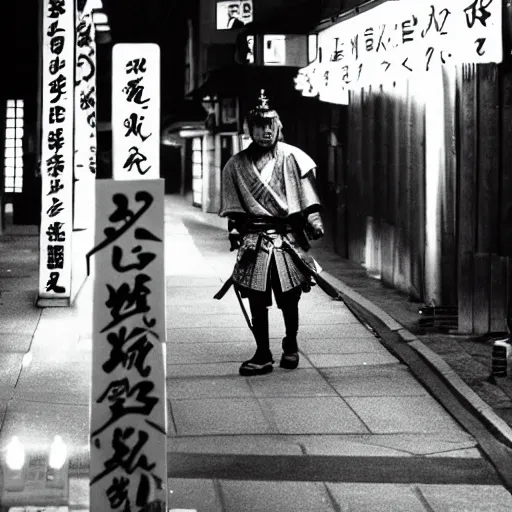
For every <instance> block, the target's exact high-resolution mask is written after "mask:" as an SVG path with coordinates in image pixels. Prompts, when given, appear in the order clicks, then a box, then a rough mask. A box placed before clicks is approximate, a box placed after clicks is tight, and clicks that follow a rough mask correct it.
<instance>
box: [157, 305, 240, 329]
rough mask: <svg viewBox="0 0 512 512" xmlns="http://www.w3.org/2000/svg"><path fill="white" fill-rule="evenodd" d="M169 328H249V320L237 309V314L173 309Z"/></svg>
mask: <svg viewBox="0 0 512 512" xmlns="http://www.w3.org/2000/svg"><path fill="white" fill-rule="evenodd" d="M166 325H167V329H179V328H183V327H191V328H194V329H208V330H210V329H215V328H228V329H231V328H233V327H241V328H245V329H246V330H248V327H247V322H246V320H245V318H244V317H243V315H242V314H241V313H238V312H236V311H235V314H226V313H221V312H218V313H217V314H215V315H213V314H202V313H201V310H200V309H197V310H196V312H195V313H192V314H184V313H180V314H176V313H173V312H172V311H171V312H170V313H168V314H167V318H166Z"/></svg>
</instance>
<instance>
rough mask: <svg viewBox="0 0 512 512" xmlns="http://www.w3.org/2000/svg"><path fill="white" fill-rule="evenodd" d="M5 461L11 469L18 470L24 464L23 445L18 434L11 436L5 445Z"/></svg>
mask: <svg viewBox="0 0 512 512" xmlns="http://www.w3.org/2000/svg"><path fill="white" fill-rule="evenodd" d="M5 463H6V464H7V466H8V467H9V469H11V470H12V471H19V470H20V469H21V468H22V467H23V466H24V465H25V447H24V446H23V443H22V442H21V441H20V440H19V438H18V436H13V437H12V439H11V442H10V443H9V445H8V446H7V451H6V455H5Z"/></svg>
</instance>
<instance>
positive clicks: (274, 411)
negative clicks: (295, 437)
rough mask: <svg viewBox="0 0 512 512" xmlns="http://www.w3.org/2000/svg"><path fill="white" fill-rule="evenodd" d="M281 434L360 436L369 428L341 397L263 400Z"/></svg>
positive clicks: (263, 404)
mask: <svg viewBox="0 0 512 512" xmlns="http://www.w3.org/2000/svg"><path fill="white" fill-rule="evenodd" d="M261 403H262V406H263V407H265V410H266V411H268V412H267V414H268V415H269V417H271V418H273V420H274V421H275V423H276V425H277V428H278V430H279V432H280V433H281V434H357V433H367V432H368V429H367V428H366V427H365V426H364V424H363V423H362V422H361V421H360V420H359V418H358V417H357V416H356V415H355V414H354V412H353V411H352V410H351V409H350V408H349V407H348V406H347V404H346V403H345V402H344V401H343V400H342V399H341V398H335V397H315V398H311V397H304V398H262V399H261Z"/></svg>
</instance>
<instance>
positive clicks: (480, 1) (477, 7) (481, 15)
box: [464, 0, 494, 28]
mask: <svg viewBox="0 0 512 512" xmlns="http://www.w3.org/2000/svg"><path fill="white" fill-rule="evenodd" d="M493 1H494V0H473V2H471V3H470V4H469V5H468V6H467V7H466V8H465V9H464V13H465V14H466V23H467V24H468V27H469V28H473V26H474V25H475V23H476V22H477V21H479V22H480V23H481V24H482V25H483V26H484V27H486V26H487V20H488V19H489V18H490V17H491V13H490V12H489V10H488V7H489V6H490V5H491V4H492V3H493Z"/></svg>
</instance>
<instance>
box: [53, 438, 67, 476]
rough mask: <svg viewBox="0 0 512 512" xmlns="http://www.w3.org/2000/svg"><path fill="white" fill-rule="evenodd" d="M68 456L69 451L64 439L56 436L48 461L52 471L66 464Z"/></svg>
mask: <svg viewBox="0 0 512 512" xmlns="http://www.w3.org/2000/svg"><path fill="white" fill-rule="evenodd" d="M67 456H68V449H67V447H66V444H65V443H64V441H63V440H62V437H60V436H55V437H54V438H53V443H52V446H51V448H50V458H49V460H48V465H49V466H50V467H51V468H52V469H60V468H61V467H62V466H63V465H64V463H65V462H66V459H67Z"/></svg>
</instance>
